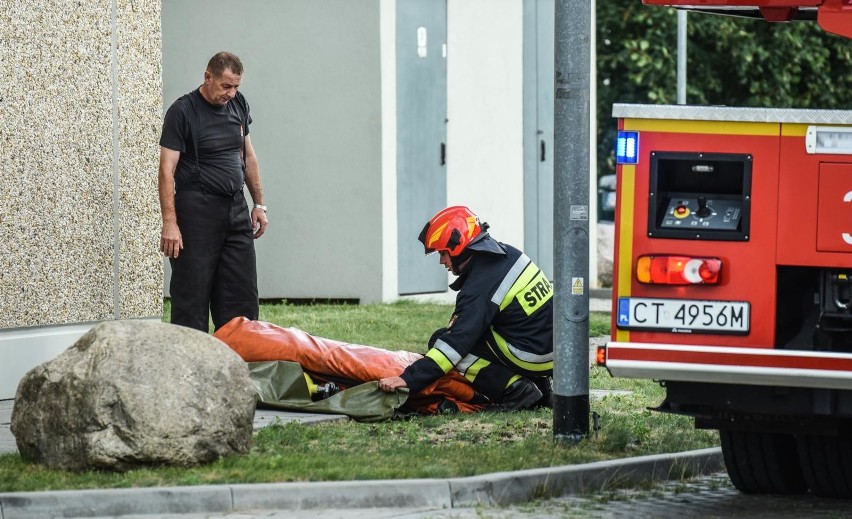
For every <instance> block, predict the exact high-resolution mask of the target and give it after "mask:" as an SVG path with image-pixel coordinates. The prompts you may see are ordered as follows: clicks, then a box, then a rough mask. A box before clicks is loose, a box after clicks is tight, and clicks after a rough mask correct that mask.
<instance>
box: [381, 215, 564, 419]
mask: <svg viewBox="0 0 852 519" xmlns="http://www.w3.org/2000/svg"><path fill="white" fill-rule="evenodd" d="M487 230H488V224H487V223H482V224H480V222H479V218H478V217H477V216H476V215H475V214H474V213H473V212H472V211H471V210H470V209H468V208H467V207H464V206H453V207H448V208H446V209H444V210H442V211H440V212H439V213H438V214H436V215H435V216H434V217H433V218H432V219H431V220H429V222H428V223H427V224H426V226H425V227H424V228H423V231H422V232H421V233H420V237H419V240H420V242H421V243H423V246H424V247H425V248H426V253H427V254H430V253H432V252H438V253H439V254H440V262H441V264H442V265H444V267H446V268H447V270H449V271H450V272H452V273H453V274H455V275H457V276H458V279H457V280H456V281H455V282H453V283H452V284H451V285H450V288H452V289H453V290H456V291H458V295H457V296H456V306H455V310H454V311H453V316H452V318H451V319H450V323H449V325H448V326H447V327H446V328H442V329H440V330H438V331H437V332H435V334H434V335H433V336H432V339H431V340H430V341H429V351H428V352H427V353H426V355H425V356H424V357H423V358H422V359H419V360H417V361H415V362H414V363H413V364H411V365H410V366H408V367H407V368H406V369H405V371H403V373H402V374H401V375H400V376H398V377H388V378H384V379H382V380H380V381H379V387H380V388H381V389H382V390H384V391H389V392H390V391H395V390H396V389H397V388H400V387H408V388H409V389H410V390H411V391H413V392H416V391H419V390H421V389H423V388H424V387H426V386H428V385H429V384H431V383H432V382H434V381H435V380H437V379H438V378H440V377H441V376H443V375H444V374H445V373H447V372H448V371H450V370H451V369H456V370H457V371H458V372H459V373H461V374H462V375H464V377H465V378H467V379H468V380H469V381H471V383H472V384H473V387H474V388H475V389H476V390H477V391H478V392H479V393H481V394H482V395H485V396H486V397H488V399H489V400H490V401H491V402H492V403H495V404H498V406H499V407H501V408H503V409H523V408H527V407H532V406H535V405H550V398H551V393H552V390H551V378H550V377H551V376H552V375H553V300H552V298H553V286H552V285H551V283H550V281H549V280H548V279H547V276H545V275H544V272H542V271H541V269H539V268H538V267H537V266H536V265H535V263H533V262H532V260H530V258H529V257H527V255H526V254H524V253H523V252H521V251H519V250H518V249H516V248H514V247H512V246H511V245H507V244H505V243H500V242H498V241H496V240H494V239H493V238H492V237H491V236H490V235H489V234H488V232H487Z"/></svg>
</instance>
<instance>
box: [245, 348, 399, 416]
mask: <svg viewBox="0 0 852 519" xmlns="http://www.w3.org/2000/svg"><path fill="white" fill-rule="evenodd" d="M248 366H249V374H250V375H251V380H252V382H253V383H254V387H255V390H256V391H257V395H258V406H264V407H270V408H274V409H286V410H288V411H299V412H304V413H329V414H343V415H347V416H349V417H350V418H352V419H354V420H358V421H360V422H377V421H381V420H387V419H390V418H393V417H394V414H395V413H396V411H397V410H398V409H399V408H400V407H402V405H403V404H405V401H406V400H407V399H408V389H406V388H403V389H400V390H398V391H397V392H396V393H386V392H384V391H382V390H381V389H379V386H378V382H375V381H373V382H366V383H364V384H360V385H358V386H354V387H351V388H349V389H345V390H343V391H341V392H339V393H337V394H335V395H332V396H330V397H329V398H326V399H324V400H318V401H316V402H314V401H312V400H311V395H310V392H309V390H308V383H307V381H306V380H305V372H304V370H302V367H301V366H300V365H299V364H298V363H296V362H288V361H283V360H275V361H268V362H249V363H248Z"/></svg>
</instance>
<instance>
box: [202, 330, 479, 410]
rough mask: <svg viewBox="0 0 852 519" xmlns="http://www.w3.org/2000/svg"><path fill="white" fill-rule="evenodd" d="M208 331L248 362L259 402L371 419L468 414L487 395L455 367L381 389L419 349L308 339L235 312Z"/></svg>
mask: <svg viewBox="0 0 852 519" xmlns="http://www.w3.org/2000/svg"><path fill="white" fill-rule="evenodd" d="M214 336H215V337H216V338H218V339H219V340H221V341H222V342H224V343H225V344H227V345H228V346H229V347H230V348H231V349H232V350H234V351H235V352H236V353H237V354H238V355H239V356H240V357H242V359H243V360H244V361H246V362H247V363H248V366H249V373H250V375H251V379H252V382H253V383H254V386H255V389H256V391H257V394H258V400H259V405H262V406H266V407H274V408H278V409H289V410H295V411H306V412H316V413H336V414H345V415H348V416H350V417H352V418H354V419H356V420H359V421H376V420H382V419H387V418H393V417H396V416H400V415H407V414H411V413H418V414H439V413H444V412H462V413H473V412H476V411H480V410H483V409H484V408H485V407H486V404H487V400H486V399H484V398H483V397H482V396H481V395H478V394H477V393H476V392H475V391H474V389H473V386H472V385H471V384H470V382H469V381H468V380H467V379H465V378H464V377H462V376H461V375H460V374H459V373H458V372H456V371H450V372H449V373H447V374H446V375H444V376H442V377H440V378H438V379H436V380H435V381H433V382H432V383H430V384H428V385H426V386H424V387H423V388H420V389H419V390H418V391H409V390H408V389H403V390H400V391H398V392H395V393H387V392H384V391H382V390H380V389H379V388H378V383H377V382H376V381H377V380H378V379H381V378H385V377H389V376H392V375H398V374H400V373H402V372H403V371H404V370H405V368H406V367H407V366H409V365H411V364H412V363H414V362H416V361H417V360H418V359H421V358H423V356H422V355H420V354H419V353H414V352H410V351H388V350H385V349H382V348H376V347H373V346H364V345H360V344H350V343H345V342H341V341H336V340H333V339H326V338H323V337H316V336H314V335H311V334H309V333H307V332H305V331H303V330H299V329H298V328H283V327H280V326H277V325H275V324H271V323H267V322H263V321H253V320H250V319H247V318H245V317H235V318H233V319H231V320H230V321H229V322H228V323H226V324H225V325H224V326H222V327H221V328H219V329H218V330H216V332H215V333H214Z"/></svg>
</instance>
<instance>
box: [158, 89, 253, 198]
mask: <svg viewBox="0 0 852 519" xmlns="http://www.w3.org/2000/svg"><path fill="white" fill-rule="evenodd" d="M251 122H252V119H251V115H250V112H249V107H248V103H247V102H246V100H245V97H243V95H242V94H241V93H239V92H237V96H236V97H235V98H234V99H232V100H230V101H229V102H228V104H226V105H224V106H216V105H212V104H210V103H208V102H207V101H206V100H205V99H204V97H203V96H202V95H201V93H200V92H199V91H198V89H195V90H193V91H192V92H190V93H188V94H186V95H184V96H181V97H180V98H179V99H178V100H177V101H175V102H174V103H172V106H170V107H169V109H168V111H166V116H165V118H164V120H163V132H162V134H161V135H160V146H163V147H165V148H168V149H170V150H175V151H179V152H180V160H179V161H178V165H177V169H176V170H175V189H176V190H177V191H179V190H181V189H191V190H194V191H205V192H208V193H212V194H215V195H232V194H234V193H236V192H237V191H239V190H241V189H242V187H243V183H244V182H245V172H244V169H243V140H244V135H248V132H249V131H248V125H249V124H251ZM194 131H195V132H197V133H196V135H197V150H198V156H197V157H196V141H195V140H194V138H193V132H194ZM196 165H197V168H196Z"/></svg>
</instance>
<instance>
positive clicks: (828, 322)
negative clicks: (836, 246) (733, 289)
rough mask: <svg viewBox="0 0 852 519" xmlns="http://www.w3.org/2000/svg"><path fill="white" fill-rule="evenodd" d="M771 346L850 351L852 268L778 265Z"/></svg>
mask: <svg viewBox="0 0 852 519" xmlns="http://www.w3.org/2000/svg"><path fill="white" fill-rule="evenodd" d="M777 279H778V306H777V311H776V318H775V337H776V343H775V347H776V348H778V349H787V350H815V351H833V352H843V353H852V270H841V269H818V268H805V267H780V268H779V269H778V278H777Z"/></svg>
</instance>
